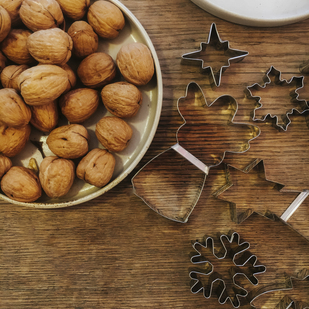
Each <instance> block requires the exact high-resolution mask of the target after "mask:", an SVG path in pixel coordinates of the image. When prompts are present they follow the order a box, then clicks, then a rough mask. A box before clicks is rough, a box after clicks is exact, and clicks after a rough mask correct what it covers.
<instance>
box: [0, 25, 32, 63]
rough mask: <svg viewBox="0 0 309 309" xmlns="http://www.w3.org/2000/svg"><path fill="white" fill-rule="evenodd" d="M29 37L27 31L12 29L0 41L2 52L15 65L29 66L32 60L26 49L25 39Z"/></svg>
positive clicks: (29, 33)
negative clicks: (0, 41)
mask: <svg viewBox="0 0 309 309" xmlns="http://www.w3.org/2000/svg"><path fill="white" fill-rule="evenodd" d="M30 35H31V32H30V31H29V30H24V29H12V30H11V31H10V32H9V34H8V35H7V37H6V38H5V39H4V40H3V41H2V43H1V46H2V52H3V53H4V54H5V55H6V56H7V57H8V58H9V59H10V60H12V61H13V62H15V63H17V64H31V63H33V62H34V59H33V58H32V56H31V55H30V53H29V51H28V48H27V39H28V37H29V36H30Z"/></svg>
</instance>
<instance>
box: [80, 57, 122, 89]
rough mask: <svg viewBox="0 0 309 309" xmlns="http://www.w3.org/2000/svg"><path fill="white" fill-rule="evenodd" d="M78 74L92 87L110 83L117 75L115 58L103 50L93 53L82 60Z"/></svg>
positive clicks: (84, 82)
mask: <svg viewBox="0 0 309 309" xmlns="http://www.w3.org/2000/svg"><path fill="white" fill-rule="evenodd" d="M77 75H78V76H79V78H80V79H81V82H82V83H83V84H84V85H85V86H86V87H90V88H98V87H101V86H104V85H106V84H108V83H110V82H111V81H112V80H113V79H114V78H115V76H116V65H115V63H114V60H113V58H112V57H111V56H110V55H108V54H106V53H103V52H98V53H93V54H91V55H89V56H88V57H86V58H85V59H83V60H82V62H81V63H80V65H79V67H78V69H77Z"/></svg>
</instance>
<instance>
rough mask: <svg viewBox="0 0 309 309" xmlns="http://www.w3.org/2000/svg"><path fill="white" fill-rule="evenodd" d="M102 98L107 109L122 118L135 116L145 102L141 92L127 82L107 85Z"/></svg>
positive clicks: (102, 92)
mask: <svg viewBox="0 0 309 309" xmlns="http://www.w3.org/2000/svg"><path fill="white" fill-rule="evenodd" d="M101 97H102V101H103V104H104V106H105V107H106V109H107V110H108V111H109V112H110V113H112V114H113V115H115V116H117V117H120V118H128V117H133V116H135V115H136V113H137V112H138V110H139V108H140V106H141V104H142V101H143V96H142V93H141V91H140V90H139V89H138V88H137V87H136V86H134V85H132V84H129V83H127V82H117V83H113V84H109V85H106V86H105V87H104V88H103V89H102V91H101Z"/></svg>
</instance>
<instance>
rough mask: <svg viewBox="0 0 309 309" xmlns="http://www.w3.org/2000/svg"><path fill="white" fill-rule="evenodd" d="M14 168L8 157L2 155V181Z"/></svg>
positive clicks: (0, 159) (0, 173) (0, 167)
mask: <svg viewBox="0 0 309 309" xmlns="http://www.w3.org/2000/svg"><path fill="white" fill-rule="evenodd" d="M11 167H12V161H11V159H10V158H8V157H6V156H2V155H0V179H1V178H2V177H3V175H4V174H5V173H6V172H7V171H8V170H9V169H10V168H11Z"/></svg>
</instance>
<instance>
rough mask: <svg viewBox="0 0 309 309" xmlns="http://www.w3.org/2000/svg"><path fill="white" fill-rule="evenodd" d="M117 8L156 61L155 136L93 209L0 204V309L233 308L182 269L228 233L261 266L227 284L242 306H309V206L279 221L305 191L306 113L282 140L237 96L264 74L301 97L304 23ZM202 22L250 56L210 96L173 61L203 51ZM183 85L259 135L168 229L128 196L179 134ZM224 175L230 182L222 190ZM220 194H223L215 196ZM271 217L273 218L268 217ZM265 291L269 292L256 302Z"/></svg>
mask: <svg viewBox="0 0 309 309" xmlns="http://www.w3.org/2000/svg"><path fill="white" fill-rule="evenodd" d="M121 2H122V3H123V4H124V5H125V6H127V8H128V9H129V10H131V12H132V13H133V14H134V15H135V16H136V17H137V18H138V19H139V21H140V22H141V23H142V25H143V26H144V28H145V29H146V31H147V32H148V34H149V36H150V38H151V40H152V42H153V44H154V46H155V49H156V51H157V54H158V58H159V60H160V64H161V69H162V75H163V84H164V93H163V108H162V115H161V119H160V123H159V127H158V130H157V133H156V135H155V137H154V140H153V143H152V145H151V147H150V148H149V150H148V151H147V153H146V155H145V156H144V158H143V159H142V161H141V162H140V163H139V164H138V166H137V167H136V169H135V170H134V171H133V172H132V173H131V174H130V175H129V176H128V177H127V178H126V179H125V180H124V181H122V182H121V183H120V184H119V185H118V186H116V187H115V188H113V189H112V190H110V191H109V192H107V193H106V194H104V195H102V196H101V197H98V198H96V199H94V200H92V201H89V202H86V203H84V204H81V205H78V206H74V207H70V208H64V209H55V210H40V209H32V208H27V207H18V206H16V205H12V204H9V203H6V202H3V201H0V208H1V211H0V308H1V309H2V308H3V309H15V308H16V309H19V308H20V309H25V308H31V309H36V308H37V309H39V308H74V309H88V308H186V309H188V308H190V309H195V308H196V309H200V308H208V309H217V308H223V309H225V308H233V307H232V305H231V303H230V302H229V300H228V301H227V302H226V303H225V304H223V305H220V304H219V303H218V297H217V295H216V289H214V291H213V296H211V297H210V298H209V299H206V298H205V297H204V296H203V293H202V292H199V293H197V294H193V293H192V292H191V286H192V284H193V283H192V282H191V279H190V277H189V272H190V271H191V270H192V269H193V268H194V267H196V266H197V265H194V264H193V263H192V262H191V256H192V255H193V254H197V252H194V249H193V247H192V242H194V241H196V240H198V241H199V242H201V243H202V242H203V239H204V237H206V238H207V237H212V238H213V239H214V246H215V248H220V241H219V240H220V238H219V236H220V235H222V234H224V235H231V232H237V233H238V234H239V235H240V238H241V241H242V242H243V241H245V242H249V243H250V248H249V249H248V251H249V252H250V253H251V254H252V255H255V256H256V257H257V265H264V266H265V267H266V272H265V273H262V274H259V275H257V276H256V277H257V279H258V280H259V284H258V285H256V286H254V285H252V284H250V282H249V281H248V280H247V279H246V278H245V277H244V276H242V275H239V276H237V278H236V282H237V283H239V284H240V285H242V286H243V287H245V289H246V290H247V291H248V293H249V294H248V297H241V306H240V308H254V307H253V305H256V308H264V309H265V308H266V309H273V308H288V306H290V305H291V303H292V302H294V304H293V306H294V307H291V308H305V307H306V306H308V305H309V288H308V285H309V284H308V280H309V277H308V276H309V224H308V219H309V198H308V199H306V200H305V202H304V203H303V204H302V205H301V206H300V208H299V209H298V210H297V212H296V213H295V214H294V215H293V216H292V218H291V219H290V220H289V221H288V223H289V224H286V223H284V222H282V221H280V220H279V219H278V217H280V215H281V214H282V212H283V211H284V210H285V208H286V207H287V206H288V205H289V203H290V202H291V201H293V199H294V198H295V197H296V196H297V194H298V193H299V192H300V191H302V190H304V189H309V178H308V177H309V176H308V175H309V171H308V166H309V144H308V136H309V134H308V133H309V132H308V130H309V129H308V123H309V122H308V119H309V118H308V117H309V114H308V112H306V113H304V114H302V115H299V114H298V113H297V112H294V113H293V115H291V117H290V118H291V120H292V122H291V124H290V125H289V127H288V129H287V131H286V132H282V131H278V129H275V130H273V126H274V123H273V122H274V119H271V118H270V117H268V118H267V119H266V122H258V121H252V112H253V109H254V106H255V104H256V100H254V99H252V98H250V97H247V96H246V94H245V89H246V87H248V86H251V85H253V84H254V83H259V84H263V78H264V76H265V73H266V72H267V70H268V69H269V68H270V67H271V66H274V67H275V68H276V69H277V70H279V71H280V72H281V78H282V79H286V80H287V81H289V80H290V79H291V78H292V77H293V76H304V86H303V87H302V88H301V89H299V90H298V93H299V98H300V99H302V100H308V99H309V79H308V78H309V77H308V76H306V75H302V74H301V73H300V71H299V66H300V65H302V64H304V63H305V62H306V61H308V60H309V40H308V36H309V23H308V20H305V21H302V22H298V23H295V24H292V25H288V26H282V27H274V28H251V27H247V26H241V25H236V24H232V23H229V22H227V21H224V20H221V19H219V18H216V17H214V16H212V15H210V14H208V13H207V12H205V11H203V10H202V9H200V8H199V7H197V6H196V5H194V4H193V3H192V2H191V1H190V0H177V1H176V0H170V1H163V0H157V1H151V0H143V1H133V0H122V1H121ZM212 23H216V26H217V29H218V32H219V35H220V38H221V39H222V40H228V41H229V43H230V47H231V48H234V49H240V50H244V51H248V52H249V55H248V56H247V57H245V58H244V60H243V61H241V62H239V63H233V64H232V65H231V66H230V67H229V68H227V70H226V71H225V72H224V73H223V75H222V79H221V85H220V87H214V86H213V85H211V82H210V80H209V78H208V75H205V74H201V72H200V68H199V67H198V66H194V65H189V64H184V63H182V61H181V56H182V55H183V54H185V53H189V52H192V51H196V50H198V49H199V47H200V43H201V42H206V41H207V38H208V33H209V29H210V26H211V24H212ZM190 82H196V83H198V85H199V86H200V87H201V89H202V90H203V92H204V95H205V97H206V100H207V103H208V104H210V103H211V102H213V101H215V100H216V99H217V98H218V97H220V96H222V95H231V96H233V97H234V98H235V99H236V101H237V102H238V111H237V113H236V115H235V121H237V122H245V123H249V124H254V125H261V127H266V129H265V131H264V130H263V131H262V133H263V134H262V135H261V136H260V137H259V141H258V138H257V139H256V143H255V144H254V145H253V146H252V149H253V152H252V153H250V152H249V151H248V152H247V153H244V154H241V155H239V154H227V156H226V160H225V161H224V162H223V163H222V164H220V165H218V166H216V167H213V168H211V170H210V174H209V175H208V176H207V178H206V182H205V186H204V188H203V191H202V193H201V197H200V199H199V200H198V202H197V204H196V206H195V208H194V209H193V211H192V214H191V216H190V217H189V220H188V222H187V223H178V222H174V221H171V220H168V219H166V218H164V217H162V216H160V215H159V214H157V213H156V212H155V211H153V210H152V209H150V208H149V207H148V206H147V205H146V204H145V203H144V202H143V200H141V199H140V198H139V197H137V196H136V195H135V194H134V193H133V189H132V184H131V178H132V177H133V176H134V175H135V173H136V172H137V171H138V170H139V169H140V168H142V167H143V166H144V165H145V164H146V163H147V162H148V161H149V160H150V159H152V158H153V157H154V156H156V155H158V154H160V153H161V152H162V151H164V150H166V149H167V148H169V147H170V146H172V145H173V144H174V143H175V134H176V131H177V129H178V127H179V126H180V125H181V124H182V119H181V117H180V116H179V113H178V110H177V100H178V99H179V98H180V97H182V96H184V95H185V90H186V87H187V85H188V83H190ZM276 91H277V93H278V95H279V92H280V91H281V88H278V89H277V88H276V87H274V90H273V93H272V96H273V97H274V101H276V100H275V98H276V97H277V96H276ZM268 95H269V94H268ZM280 96H281V93H280ZM270 99H271V97H270ZM276 102H277V101H276ZM231 139H232V140H233V136H232V137H231ZM191 142H192V141H191ZM197 142H199V141H197ZM254 159H260V160H263V166H261V163H260V164H259V165H257V166H255V168H253V169H252V170H251V172H250V173H243V172H242V169H243V168H245V167H246V166H247V165H248V164H250V163H251V162H252V160H254ZM261 162H262V161H261ZM226 164H230V165H231V166H229V167H227V166H226ZM227 168H228V169H229V172H230V176H231V179H232V184H233V185H232V186H230V187H229V188H227V187H226V184H227V178H226V175H227ZM171 177H172V176H171ZM244 186H245V190H244V189H243V187H244ZM222 188H225V189H227V190H223V191H222ZM284 189H286V190H284ZM175 190H176V192H175V194H177V190H178V191H181V190H182V188H181V184H180V185H179V186H176V187H175ZM220 190H221V191H222V194H219V195H218V194H217V195H216V193H218V192H221V191H220ZM279 190H281V191H280V192H279ZM221 195H222V196H221ZM267 196H269V198H267ZM175 207H177V205H176V206H175ZM272 214H275V215H276V217H275V218H272V219H271V218H269V217H266V216H271V215H272ZM242 216H245V217H242ZM242 218H246V220H244V221H243V220H242ZM238 222H241V223H238ZM206 259H208V260H209V261H210V262H211V260H213V259H216V258H215V257H214V256H213V255H212V256H207V257H206ZM214 264H216V265H217V264H220V263H219V262H218V261H217V260H216V263H214ZM224 265H230V263H226V264H224V262H223V264H222V265H221V266H222V267H224ZM199 266H203V265H199ZM222 267H221V268H222ZM226 267H228V266H226ZM221 268H220V269H221ZM223 272H224V273H226V272H227V273H228V271H227V270H226V269H225V270H224V271H223ZM271 289H274V290H276V291H275V292H271V293H266V294H264V295H261V296H259V297H256V296H257V295H258V294H260V293H264V292H268V291H269V290H271ZM254 297H256V298H255V300H254V301H253V303H251V304H250V301H251V300H252V299H253V298H254ZM276 306H277V307H276ZM296 306H298V307H296Z"/></svg>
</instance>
